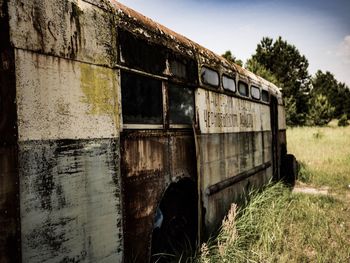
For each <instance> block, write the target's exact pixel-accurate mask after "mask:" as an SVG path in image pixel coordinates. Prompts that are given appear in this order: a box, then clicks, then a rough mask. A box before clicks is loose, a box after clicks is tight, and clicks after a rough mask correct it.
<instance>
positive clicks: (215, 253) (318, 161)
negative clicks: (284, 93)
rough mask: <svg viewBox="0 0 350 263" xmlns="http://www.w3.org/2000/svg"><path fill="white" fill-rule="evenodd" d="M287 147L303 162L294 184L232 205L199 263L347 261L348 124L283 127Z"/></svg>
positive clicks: (349, 220)
mask: <svg viewBox="0 0 350 263" xmlns="http://www.w3.org/2000/svg"><path fill="white" fill-rule="evenodd" d="M287 140H288V151H289V152H290V153H293V154H294V155H295V156H296V157H297V159H298V160H299V161H300V162H301V163H302V168H301V172H300V181H301V182H298V183H297V188H305V187H315V188H326V189H327V190H328V194H326V195H324V194H305V193H295V192H291V191H290V189H287V188H285V187H284V186H283V185H282V184H280V183H278V184H275V185H270V186H268V187H267V188H266V190H265V191H263V192H261V193H254V192H253V193H251V196H250V198H251V200H250V203H249V205H248V206H247V207H245V208H243V209H239V208H237V207H235V206H233V207H232V209H231V211H230V213H229V215H228V217H227V218H226V220H225V221H224V223H223V227H222V229H221V232H220V234H219V236H218V238H217V239H216V240H213V241H211V242H208V243H206V244H204V245H203V246H202V248H201V253H200V256H199V257H198V261H199V262H203V263H204V262H205V263H209V262H350V187H349V185H350V127H346V128H340V127H335V126H334V125H330V126H328V127H322V128H315V127H300V128H290V129H288V131H287Z"/></svg>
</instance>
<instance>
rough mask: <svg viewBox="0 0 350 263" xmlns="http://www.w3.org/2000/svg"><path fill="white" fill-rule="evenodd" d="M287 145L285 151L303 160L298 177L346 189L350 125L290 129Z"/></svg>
mask: <svg viewBox="0 0 350 263" xmlns="http://www.w3.org/2000/svg"><path fill="white" fill-rule="evenodd" d="M287 144H288V145H287V146H288V151H289V152H291V153H293V154H294V155H295V156H296V158H297V159H298V160H299V161H301V163H302V166H303V167H302V174H301V179H302V180H303V181H304V182H306V183H310V184H313V185H316V186H329V187H331V188H332V190H334V191H336V190H344V189H347V188H348V185H349V184H350V126H348V127H334V126H329V127H322V128H315V127H299V128H290V129H288V130H287ZM305 175H306V176H305ZM305 177H306V178H305Z"/></svg>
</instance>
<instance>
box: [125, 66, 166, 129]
mask: <svg viewBox="0 0 350 263" xmlns="http://www.w3.org/2000/svg"><path fill="white" fill-rule="evenodd" d="M121 90H122V111H123V122H124V123H127V124H162V123H163V117H162V116H163V114H162V112H163V102H162V82H161V81H160V80H156V79H152V78H149V77H145V76H141V75H137V74H135V73H129V72H122V74H121Z"/></svg>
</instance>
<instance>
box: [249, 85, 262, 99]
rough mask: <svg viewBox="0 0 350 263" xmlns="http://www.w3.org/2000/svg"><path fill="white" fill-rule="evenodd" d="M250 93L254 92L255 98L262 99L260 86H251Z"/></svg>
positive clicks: (253, 96)
mask: <svg viewBox="0 0 350 263" xmlns="http://www.w3.org/2000/svg"><path fill="white" fill-rule="evenodd" d="M250 93H251V94H252V98H253V99H256V100H260V89H259V88H258V87H255V86H251V87H250Z"/></svg>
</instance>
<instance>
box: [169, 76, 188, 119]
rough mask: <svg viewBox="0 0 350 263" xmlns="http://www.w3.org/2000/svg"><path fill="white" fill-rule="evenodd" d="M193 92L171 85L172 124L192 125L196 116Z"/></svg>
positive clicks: (170, 114)
mask: <svg viewBox="0 0 350 263" xmlns="http://www.w3.org/2000/svg"><path fill="white" fill-rule="evenodd" d="M193 93H194V92H193V90H192V89H190V88H187V87H183V86H180V85H176V84H172V83H170V84H169V89H168V96H169V122H170V124H192V121H193V116H194V94H193Z"/></svg>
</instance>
